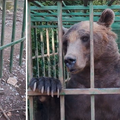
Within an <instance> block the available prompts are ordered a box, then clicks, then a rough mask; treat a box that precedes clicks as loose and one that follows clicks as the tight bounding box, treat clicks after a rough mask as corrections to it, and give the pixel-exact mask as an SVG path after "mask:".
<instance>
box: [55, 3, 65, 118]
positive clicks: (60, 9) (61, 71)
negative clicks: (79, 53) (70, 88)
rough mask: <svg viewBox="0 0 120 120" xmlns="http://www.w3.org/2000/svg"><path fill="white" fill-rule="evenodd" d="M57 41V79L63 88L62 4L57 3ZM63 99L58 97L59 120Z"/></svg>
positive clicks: (62, 112) (63, 103) (63, 116)
mask: <svg viewBox="0 0 120 120" xmlns="http://www.w3.org/2000/svg"><path fill="white" fill-rule="evenodd" d="M57 5H58V40H59V79H60V81H61V83H62V86H63V88H64V81H63V62H62V60H63V58H62V57H63V53H62V2H61V1H58V2H57ZM64 107H65V99H64V96H60V113H61V120H65V108H64Z"/></svg>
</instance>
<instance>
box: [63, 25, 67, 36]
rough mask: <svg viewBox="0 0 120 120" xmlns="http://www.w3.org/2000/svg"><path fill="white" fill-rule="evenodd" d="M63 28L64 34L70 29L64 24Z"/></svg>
mask: <svg viewBox="0 0 120 120" xmlns="http://www.w3.org/2000/svg"><path fill="white" fill-rule="evenodd" d="M62 30H63V35H64V34H65V33H66V32H67V31H68V29H67V28H65V27H63V26H62Z"/></svg>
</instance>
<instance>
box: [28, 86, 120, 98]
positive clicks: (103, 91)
mask: <svg viewBox="0 0 120 120" xmlns="http://www.w3.org/2000/svg"><path fill="white" fill-rule="evenodd" d="M80 94H82V95H83V94H86V95H100V94H120V88H86V89H63V90H62V92H61V93H60V95H80ZM28 95H29V96H37V95H47V93H43V94H42V93H40V92H38V91H35V92H34V91H31V90H30V89H29V90H28ZM54 95H57V93H54Z"/></svg>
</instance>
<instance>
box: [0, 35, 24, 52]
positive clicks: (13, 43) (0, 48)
mask: <svg viewBox="0 0 120 120" xmlns="http://www.w3.org/2000/svg"><path fill="white" fill-rule="evenodd" d="M25 39H26V37H23V38H21V39H19V40H16V41H14V42H11V43H8V44H7V45H3V46H1V47H0V50H3V49H5V48H7V47H10V46H13V45H15V44H18V43H21V42H23V41H24V40H25Z"/></svg>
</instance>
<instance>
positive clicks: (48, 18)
mask: <svg viewBox="0 0 120 120" xmlns="http://www.w3.org/2000/svg"><path fill="white" fill-rule="evenodd" d="M98 19H99V17H94V21H98ZM85 20H89V17H72V18H71V17H62V21H63V22H64V21H85ZM31 21H32V22H36V21H38V22H40V21H44V22H50V21H51V22H57V21H58V19H57V18H56V17H44V18H43V17H31ZM115 21H116V22H117V21H119V22H120V17H118V16H117V17H115Z"/></svg>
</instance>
